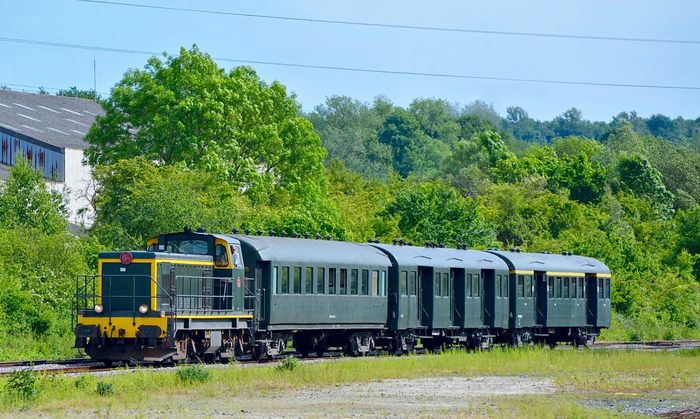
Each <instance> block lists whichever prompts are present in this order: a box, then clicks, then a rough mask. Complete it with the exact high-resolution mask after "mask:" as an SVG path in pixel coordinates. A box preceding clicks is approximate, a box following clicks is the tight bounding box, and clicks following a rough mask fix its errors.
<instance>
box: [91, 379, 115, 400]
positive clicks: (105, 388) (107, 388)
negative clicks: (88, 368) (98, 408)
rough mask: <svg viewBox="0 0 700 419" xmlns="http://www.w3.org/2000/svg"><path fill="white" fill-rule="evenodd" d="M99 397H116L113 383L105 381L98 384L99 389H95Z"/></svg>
mask: <svg viewBox="0 0 700 419" xmlns="http://www.w3.org/2000/svg"><path fill="white" fill-rule="evenodd" d="M95 391H96V392H97V394H98V395H100V396H102V397H109V396H114V386H113V385H112V383H106V382H104V381H98V382H97V388H96V389H95Z"/></svg>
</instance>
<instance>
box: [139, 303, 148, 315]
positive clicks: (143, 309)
mask: <svg viewBox="0 0 700 419" xmlns="http://www.w3.org/2000/svg"><path fill="white" fill-rule="evenodd" d="M139 313H141V314H146V313H148V306H147V305H146V304H141V305H140V306H139Z"/></svg>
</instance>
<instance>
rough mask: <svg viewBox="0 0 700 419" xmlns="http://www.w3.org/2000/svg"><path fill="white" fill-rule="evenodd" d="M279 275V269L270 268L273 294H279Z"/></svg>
mask: <svg viewBox="0 0 700 419" xmlns="http://www.w3.org/2000/svg"><path fill="white" fill-rule="evenodd" d="M279 285H280V273H279V268H278V267H277V266H275V267H274V268H272V293H273V294H279V293H280V289H279Z"/></svg>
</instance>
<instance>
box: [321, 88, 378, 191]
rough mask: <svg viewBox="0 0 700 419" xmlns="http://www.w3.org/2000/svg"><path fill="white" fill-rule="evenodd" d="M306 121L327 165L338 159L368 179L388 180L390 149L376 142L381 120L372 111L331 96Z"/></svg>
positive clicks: (347, 98)
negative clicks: (323, 150)
mask: <svg viewBox="0 0 700 419" xmlns="http://www.w3.org/2000/svg"><path fill="white" fill-rule="evenodd" d="M379 112H381V111H379ZM309 119H310V120H311V122H312V123H313V125H314V128H315V129H316V131H317V132H318V134H319V136H320V137H321V140H323V145H324V146H325V147H326V149H327V150H328V156H327V161H328V162H330V161H333V160H340V161H342V162H343V163H344V164H345V165H346V166H347V167H348V168H349V169H351V170H353V171H355V172H357V173H361V174H363V175H364V176H365V177H368V178H376V179H387V178H388V176H389V173H390V172H391V150H390V149H389V147H388V146H386V145H384V144H380V143H379V140H378V139H377V131H378V129H379V127H380V126H381V124H382V121H383V120H384V119H383V117H382V116H381V115H380V114H379V113H378V111H375V108H370V107H368V106H367V105H365V104H364V103H361V102H359V101H357V100H353V99H351V98H349V97H347V96H331V97H329V98H327V99H326V102H325V103H324V104H322V105H319V106H316V108H315V110H314V112H312V113H311V114H309Z"/></svg>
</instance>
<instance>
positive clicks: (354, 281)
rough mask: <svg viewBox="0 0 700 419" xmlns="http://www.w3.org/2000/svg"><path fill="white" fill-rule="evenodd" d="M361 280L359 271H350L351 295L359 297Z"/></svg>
mask: <svg viewBox="0 0 700 419" xmlns="http://www.w3.org/2000/svg"><path fill="white" fill-rule="evenodd" d="M359 282H360V278H359V274H358V271H357V269H351V270H350V294H352V295H357V294H358V292H357V288H358V286H359Z"/></svg>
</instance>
